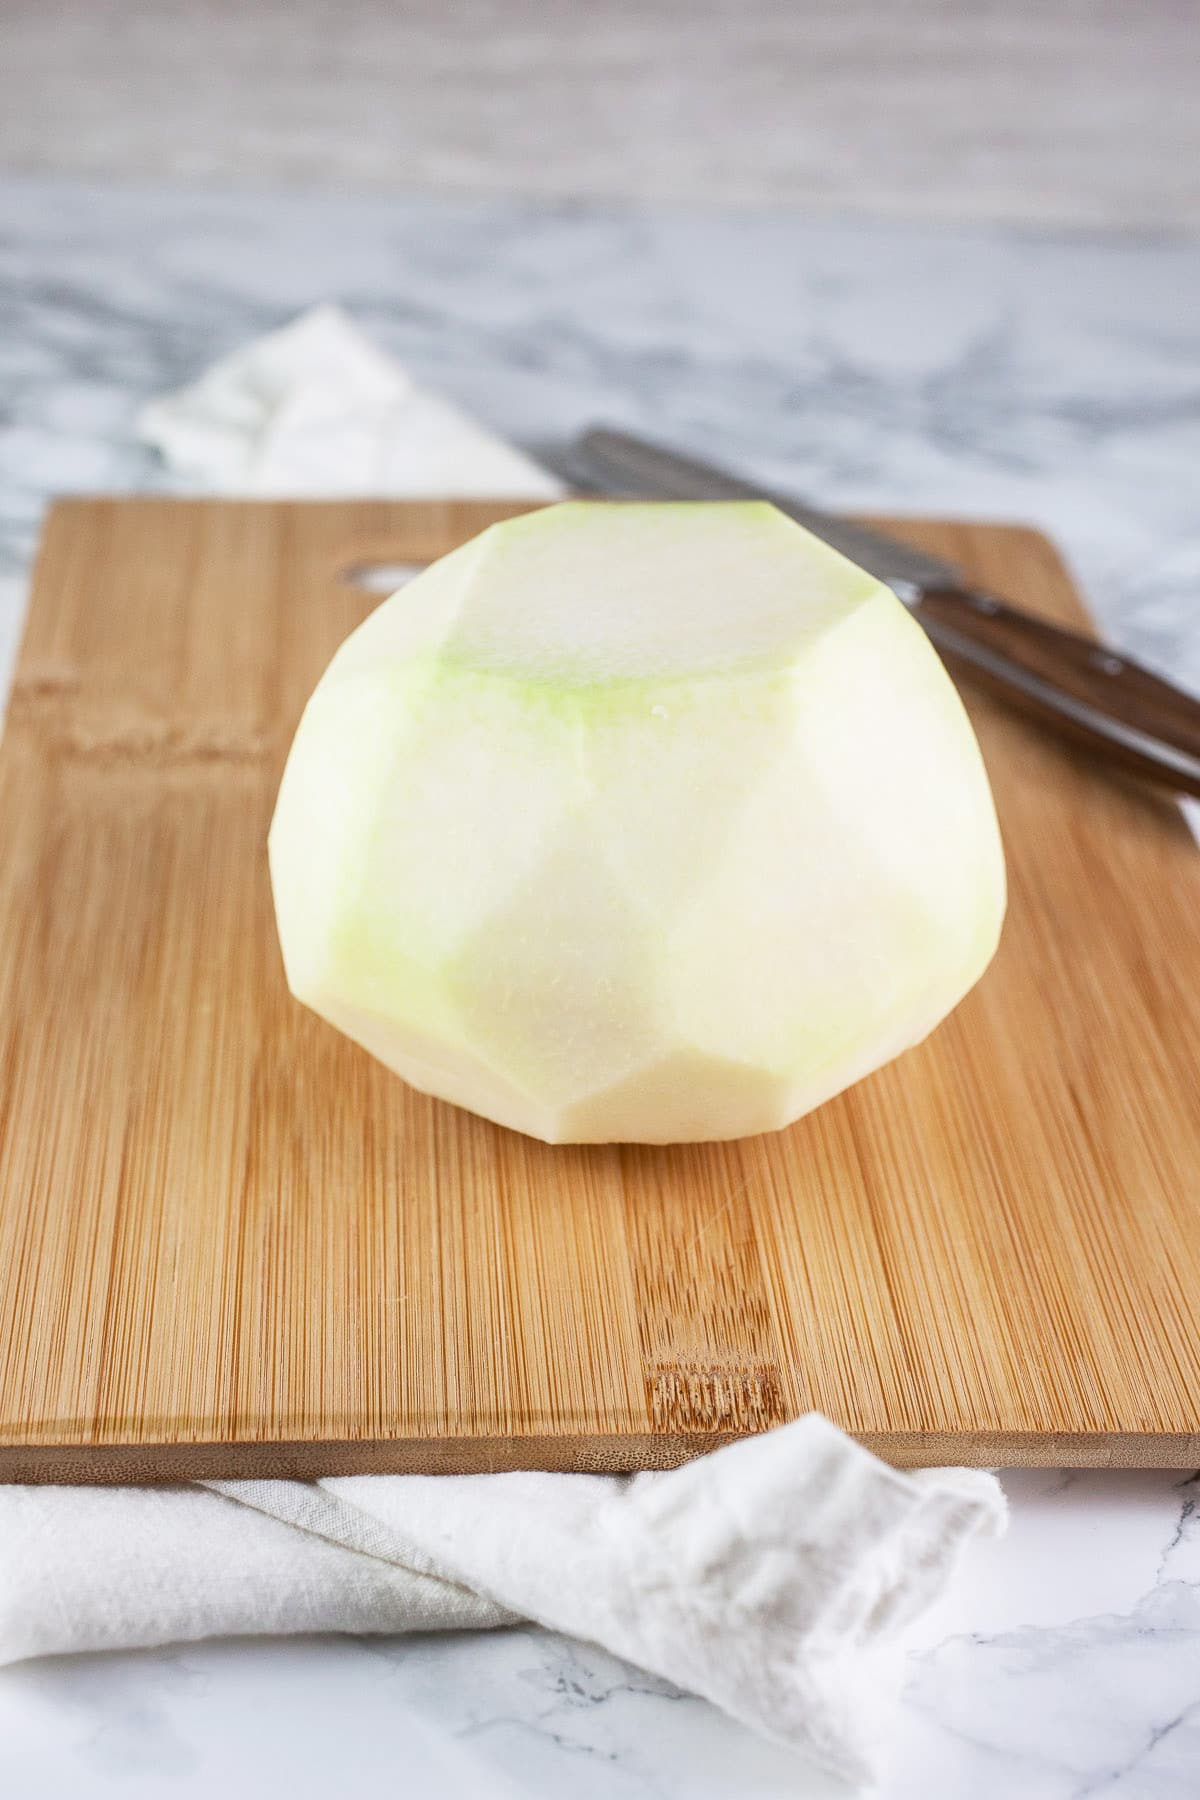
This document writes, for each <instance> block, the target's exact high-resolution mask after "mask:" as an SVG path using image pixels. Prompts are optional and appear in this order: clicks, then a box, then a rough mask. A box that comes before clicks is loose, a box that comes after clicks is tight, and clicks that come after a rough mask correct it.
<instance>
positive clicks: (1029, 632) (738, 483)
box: [560, 426, 1200, 796]
mask: <svg viewBox="0 0 1200 1800" xmlns="http://www.w3.org/2000/svg"><path fill="white" fill-rule="evenodd" d="M560 466H561V467H562V468H563V471H564V472H565V473H566V474H567V475H568V477H569V478H572V479H574V480H575V481H576V483H577V484H578V485H583V486H588V487H592V488H593V489H594V488H597V487H599V488H600V489H602V490H604V491H606V492H609V493H613V492H615V493H620V494H625V495H633V496H636V497H641V498H653V499H658V500H747V499H754V500H764V499H765V500H769V501H770V502H771V503H772V504H773V505H775V506H777V507H778V508H779V509H780V511H781V512H784V513H786V514H787V515H788V517H789V518H793V519H795V520H796V521H797V523H798V524H800V525H803V526H804V527H805V528H806V529H807V530H809V531H811V532H813V533H814V535H815V536H817V537H819V538H821V539H823V540H824V542H825V543H827V544H829V545H830V546H831V548H832V549H834V550H838V551H840V552H841V554H842V555H843V556H846V557H849V559H850V560H851V562H855V563H857V564H859V566H860V567H861V568H864V569H867V570H868V571H869V572H870V573H871V574H872V575H875V576H876V577H877V578H878V579H879V580H880V581H883V582H886V583H887V585H888V586H889V587H890V588H892V589H893V590H894V591H895V593H896V594H897V595H898V596H899V597H900V599H901V600H903V601H904V603H905V604H906V605H907V606H908V607H909V608H910V610H911V611H912V612H913V614H914V616H915V617H916V618H917V619H918V620H919V622H920V623H921V624H922V625H923V626H924V628H925V630H926V632H927V633H928V635H929V637H930V638H931V639H932V641H933V642H934V644H935V645H936V646H937V647H938V649H939V650H940V651H942V653H943V654H944V655H945V656H947V657H948V658H949V659H950V660H951V661H952V662H953V663H955V664H956V665H961V666H962V667H964V668H965V669H966V670H968V671H969V672H970V674H971V675H972V676H973V678H974V679H975V680H976V681H977V682H979V683H980V684H981V685H983V686H984V687H986V688H988V689H989V690H990V691H991V692H993V693H996V694H999V695H1000V696H1001V697H1003V698H1004V699H1006V700H1007V701H1009V702H1010V703H1011V704H1013V705H1015V706H1017V707H1018V708H1019V709H1020V710H1021V711H1023V712H1024V713H1026V714H1027V715H1029V716H1030V717H1032V718H1035V719H1037V720H1038V721H1039V722H1040V723H1041V724H1043V725H1046V726H1049V727H1050V728H1051V729H1053V730H1054V731H1056V732H1057V733H1058V734H1059V735H1060V736H1062V737H1065V738H1067V739H1068V740H1069V741H1071V742H1072V743H1074V744H1075V745H1077V746H1082V747H1084V748H1086V749H1088V750H1090V751H1091V752H1092V753H1093V754H1094V755H1098V756H1101V757H1103V758H1105V759H1106V760H1107V761H1109V762H1111V763H1114V764H1116V765H1118V766H1119V767H1121V768H1123V769H1125V770H1126V771H1127V772H1132V773H1134V774H1137V775H1140V776H1141V777H1143V778H1144V779H1146V780H1149V781H1153V782H1156V783H1158V784H1160V785H1162V786H1166V787H1169V788H1171V789H1173V790H1175V791H1177V792H1180V793H1186V794H1192V795H1195V796H1200V701H1197V700H1196V699H1194V698H1193V697H1192V696H1191V695H1190V694H1187V693H1185V692H1184V690H1183V689H1182V688H1178V687H1176V686H1174V685H1173V684H1172V683H1171V682H1169V681H1164V680H1163V679H1162V677H1161V676H1158V675H1155V674H1154V673H1153V672H1152V671H1151V670H1149V669H1146V668H1143V667H1142V666H1141V664H1139V663H1137V662H1135V661H1134V660H1133V659H1132V657H1128V656H1125V655H1123V654H1121V653H1119V652H1118V651H1115V650H1112V649H1110V648H1109V647H1108V646H1107V645H1105V644H1102V643H1099V642H1098V641H1097V640H1095V639H1093V638H1087V637H1083V636H1081V635H1080V634H1079V633H1077V632H1072V631H1067V630H1064V629H1063V628H1062V627H1061V626H1058V625H1051V624H1050V623H1049V622H1048V621H1047V620H1044V619H1040V618H1037V617H1036V616H1035V615H1034V614H1032V613H1026V612H1023V611H1022V610H1021V609H1020V608H1019V607H1016V606H1013V605H1012V604H1011V603H1010V602H1009V601H1007V600H1003V599H1001V598H999V597H998V596H997V595H995V594H990V593H987V592H985V591H983V590H981V589H979V588H977V587H975V586H974V585H973V584H972V583H970V582H969V581H968V580H967V579H966V578H965V577H964V575H963V572H962V571H961V569H959V568H958V567H957V565H956V564H954V563H953V562H951V561H950V560H949V559H948V558H945V557H941V556H937V555H935V554H933V553H932V552H928V551H924V550H920V549H917V548H915V547H914V546H912V545H910V544H907V543H905V542H904V540H903V539H901V538H895V537H893V536H892V535H891V534H890V533H889V532H885V531H879V530H877V529H875V527H873V526H869V525H863V524H860V523H859V522H858V521H857V520H854V519H845V518H843V517H841V515H839V514H836V513H827V512H824V511H823V510H821V509H820V508H818V507H814V506H810V505H809V504H808V503H807V502H806V501H802V500H798V499H797V498H795V496H793V495H790V494H779V493H776V492H772V491H770V490H768V489H766V488H764V487H763V486H760V485H759V484H757V483H755V482H752V481H749V480H746V479H745V478H744V477H742V476H739V475H736V474H733V473H732V472H731V471H729V470H726V469H722V468H717V467H715V466H714V465H711V464H709V463H706V462H701V461H700V460H699V459H697V458H695V457H691V456H685V455H683V454H681V453H679V452H678V451H675V450H670V449H667V448H666V447H665V446H663V445H660V444H655V443H650V442H649V441H648V440H646V439H644V438H640V437H635V436H633V435H632V434H631V433H628V432H621V431H613V430H610V429H608V428H606V427H601V426H597V427H594V428H593V429H591V430H589V431H585V432H584V433H582V435H581V436H580V437H579V438H577V439H576V440H575V442H574V443H573V445H572V446H571V448H570V451H569V453H568V456H567V457H566V458H565V459H561V461H560Z"/></svg>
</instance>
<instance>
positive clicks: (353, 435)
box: [138, 306, 562, 500]
mask: <svg viewBox="0 0 1200 1800" xmlns="http://www.w3.org/2000/svg"><path fill="white" fill-rule="evenodd" d="M138 433H139V436H141V437H142V438H143V439H144V441H145V442H146V443H148V444H152V445H153V446H154V447H155V448H156V449H157V450H159V451H161V452H162V455H163V456H164V457H165V458H166V460H167V462H168V463H170V465H171V466H172V468H174V469H176V470H177V471H178V472H179V473H180V474H182V475H184V476H187V477H189V478H191V479H192V480H193V481H195V482H196V483H197V484H199V485H200V486H202V487H204V488H206V489H208V491H210V492H212V493H219V494H255V495H258V496H259V497H260V498H265V497H270V498H279V499H286V498H288V497H289V496H291V497H301V496H305V495H308V496H315V495H324V496H326V497H329V496H334V495H350V494H361V495H378V494H403V495H407V496H409V497H412V498H417V497H425V496H428V495H441V494H462V493H474V494H483V495H486V496H487V498H488V499H493V500H500V499H506V498H513V497H515V498H518V499H522V500H524V499H552V498H553V497H554V496H555V495H556V494H560V493H561V492H562V486H561V483H559V482H558V481H556V480H555V478H554V477H553V476H552V475H549V474H547V472H546V471H545V469H541V468H539V467H538V465H537V464H536V463H534V462H531V461H530V460H529V458H528V457H527V456H523V455H522V454H521V452H520V451H519V450H515V449H513V447H512V445H511V444H506V443H504V442H502V441H501V439H499V438H496V437H493V436H492V434H491V433H490V432H488V431H484V430H483V428H482V427H481V426H479V425H477V424H476V423H475V421H474V420H473V419H469V418H467V416H466V414H465V413H461V412H459V410H458V408H457V407H456V406H452V405H451V403H450V402H449V401H448V400H443V399H442V398H441V397H440V396H439V395H437V394H429V393H426V392H425V390H424V389H423V388H419V387H418V386H417V385H416V383H415V382H414V381H413V380H412V377H411V376H410V375H409V374H408V372H407V370H405V369H402V368H401V366H400V364H399V363H398V362H396V361H395V359H394V358H393V357H390V356H387V355H386V354H385V353H384V352H383V351H382V350H380V349H379V348H378V347H377V346H376V345H375V344H373V343H372V342H371V340H370V339H369V338H367V337H364V336H363V334H362V332H361V331H359V330H358V328H357V326H355V325H354V324H352V322H351V321H350V320H349V319H348V318H347V317H346V315H345V313H343V312H342V311H341V310H340V309H339V308H338V307H336V306H318V307H315V308H314V309H313V310H312V311H311V312H307V313H303V314H301V316H300V318H298V319H295V320H293V321H292V323H291V324H290V325H285V326H284V327H283V329H282V330H281V331H273V332H271V333H270V335H269V336H268V337H263V338H259V339H258V340H257V342H256V343H253V344H247V345H245V346H244V347H243V348H242V349H240V350H235V351H234V352H233V354H232V355H231V356H227V357H225V358H224V359H223V360H222V361H221V362H218V363H215V364H214V365H213V367H212V368H211V369H209V370H208V371H207V373H206V374H204V375H202V376H201V377H200V379H199V381H197V382H195V383H194V384H193V385H192V386H191V387H186V388H182V389H181V390H180V391H179V393H177V394H164V395H163V396H162V397H161V398H160V399H157V400H152V401H150V403H149V405H147V406H145V407H143V408H142V412H141V415H140V417H139V419H138Z"/></svg>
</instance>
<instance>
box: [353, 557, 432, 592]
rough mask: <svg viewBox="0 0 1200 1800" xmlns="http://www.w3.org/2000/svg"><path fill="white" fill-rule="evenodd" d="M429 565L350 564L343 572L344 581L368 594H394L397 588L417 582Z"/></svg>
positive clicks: (396, 563)
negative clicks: (417, 578)
mask: <svg viewBox="0 0 1200 1800" xmlns="http://www.w3.org/2000/svg"><path fill="white" fill-rule="evenodd" d="M427 567H428V564H427V563H406V562H378V563H376V562H367V563H350V564H349V565H348V566H347V567H346V568H344V569H343V570H342V580H343V581H348V582H349V583H350V585H351V587H356V588H362V590H363V592H364V593H367V594H385V595H386V594H394V593H395V592H396V589H397V588H402V587H407V586H408V584H409V582H410V581H415V579H416V577H417V576H418V575H420V574H421V572H422V570H424V569H426V568H427Z"/></svg>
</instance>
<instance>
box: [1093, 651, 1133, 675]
mask: <svg viewBox="0 0 1200 1800" xmlns="http://www.w3.org/2000/svg"><path fill="white" fill-rule="evenodd" d="M1093 660H1094V661H1095V664H1096V667H1097V668H1098V669H1099V670H1100V672H1101V674H1102V675H1119V674H1120V673H1121V671H1122V670H1123V669H1124V667H1125V664H1124V663H1123V662H1122V661H1121V658H1120V657H1119V656H1114V655H1113V653H1112V651H1111V650H1101V651H1099V652H1098V653H1097V655H1096V656H1095V658H1094V659H1093Z"/></svg>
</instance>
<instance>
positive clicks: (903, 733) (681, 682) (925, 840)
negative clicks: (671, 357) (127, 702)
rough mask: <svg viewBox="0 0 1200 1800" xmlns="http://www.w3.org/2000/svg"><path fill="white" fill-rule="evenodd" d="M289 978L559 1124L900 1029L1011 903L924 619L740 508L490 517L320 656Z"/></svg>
mask: <svg viewBox="0 0 1200 1800" xmlns="http://www.w3.org/2000/svg"><path fill="white" fill-rule="evenodd" d="M270 849H271V868H272V877H273V881H274V888H275V897H276V908H277V914H278V920H279V930H280V939H281V942H282V945H283V951H284V959H285V963H286V967H287V972H288V979H289V982H290V984H291V986H292V989H293V991H294V992H295V993H296V994H297V996H298V997H299V998H300V999H302V1000H304V1001H305V1002H306V1003H307V1004H308V1005H310V1006H312V1007H313V1008H314V1009H315V1010H316V1011H317V1012H319V1013H322V1014H324V1015H325V1016H326V1017H327V1018H329V1019H330V1020H331V1021H332V1022H334V1023H335V1024H337V1025H339V1026H340V1027H341V1028H342V1029H343V1030H345V1031H347V1032H348V1033H349V1035H351V1036H352V1037H355V1038H357V1039H358V1041H360V1042H362V1043H363V1044H364V1045H365V1046H366V1047H367V1048H368V1049H370V1050H371V1051H372V1052H373V1053H374V1054H375V1055H377V1056H379V1057H380V1058H381V1059H382V1060H383V1061H385V1062H386V1063H388V1064H389V1066H391V1067H392V1068H394V1069H396V1070H397V1071H398V1072H399V1073H400V1074H401V1075H404V1076H405V1077H406V1078H407V1079H409V1080H410V1081H411V1082H412V1083H413V1084H414V1085H415V1086H418V1087H421V1088H423V1089H424V1090H425V1091H428V1092H431V1093H434V1094H437V1095H439V1096H440V1097H441V1098H443V1099H447V1100H452V1101H455V1102H457V1103H458V1104H460V1105H464V1106H468V1107H471V1108H472V1109H473V1110H476V1111H479V1112H482V1113H484V1114H485V1115H486V1116H488V1117H490V1118H494V1119H496V1120H498V1121H499V1122H500V1123H502V1124H507V1125H511V1126H514V1127H515V1128H517V1129H519V1130H523V1131H528V1132H531V1133H533V1134H534V1135H537V1136H540V1137H544V1138H548V1139H550V1140H551V1141H565V1140H570V1141H607V1140H620V1139H632V1140H639V1141H650V1142H670V1141H677V1140H679V1139H697V1138H722V1137H736V1136H742V1135H745V1134H747V1133H752V1132H756V1131H762V1130H767V1129H773V1128H775V1127H778V1126H780V1125H783V1124H786V1123H787V1122H788V1121H789V1120H791V1119H794V1118H796V1117H798V1116H799V1115H800V1114H801V1113H803V1112H806V1111H808V1110H810V1108H811V1107H813V1106H815V1105H818V1104H820V1103H821V1102H822V1101H823V1100H825V1099H827V1098H829V1097H830V1095H831V1094H833V1093H836V1092H837V1091H839V1089H840V1088H842V1087H844V1086H845V1085H847V1083H848V1082H849V1081H851V1080H855V1079H857V1078H858V1077H860V1076H861V1075H864V1074H866V1073H868V1072H869V1071H870V1070H871V1069H872V1068H875V1067H877V1066H878V1065H879V1064H880V1063H881V1062H882V1061H885V1060H887V1059H888V1058H890V1057H891V1056H894V1055H895V1054H897V1053H898V1052H899V1051H901V1050H903V1049H905V1048H906V1047H908V1046H909V1045H910V1044H912V1043H915V1042H916V1041H917V1040H918V1039H920V1038H921V1037H923V1036H925V1034H926V1033H927V1032H928V1031H930V1030H931V1029H932V1028H933V1026H934V1025H936V1024H937V1023H938V1021H939V1020H940V1019H941V1018H942V1017H943V1016H944V1015H945V1013H946V1012H948V1011H949V1010H950V1008H951V1007H952V1006H953V1005H954V1004H955V1003H956V1002H957V1001H958V999H960V998H961V996H962V995H963V993H965V992H966V990H967V989H968V988H969V987H970V986H971V985H972V984H973V982H974V981H975V980H976V979H977V977H978V976H979V974H980V973H981V972H982V970H983V968H984V967H985V966H986V964H987V962H988V960H989V959H990V957H991V954H992V951H993V949H994V947H995V944H996V940H997V936H998V933H999V929H1000V923H1001V919H1002V915H1003V909H1004V869H1003V859H1002V854H1001V850H1000V843H999V835H998V832H997V828H996V821H995V815H994V811H993V808H992V803H991V797H990V793H989V790H988V786H987V780H986V776H985V774H984V770H983V765H982V761H981V759H980V756H979V752H978V748H977V746H976V743H975V740H974V736H973V734H972V731H971V728H970V725H969V723H968V721H967V719H966V716H965V714H964V712H963V709H962V706H961V703H960V702H959V699H958V696H957V695H956V693H955V692H954V689H953V687H952V686H951V684H950V682H949V680H948V678H947V676H946V674H945V672H944V670H943V669H942V667H941V665H940V663H939V662H938V660H937V658H936V656H935V655H934V653H933V651H932V650H931V648H930V646H929V644H928V642H927V641H926V639H925V637H924V634H923V633H922V632H921V631H920V629H919V628H918V627H917V626H916V625H915V624H914V623H913V621H912V620H911V619H909V617H908V616H907V614H906V613H905V611H904V609H903V608H902V607H901V605H900V603H899V602H898V601H897V600H896V599H895V598H894V596H893V595H892V594H891V593H890V592H889V591H888V590H887V589H886V588H883V587H882V586H880V585H879V584H878V583H877V582H875V581H874V580H873V578H872V577H870V576H868V575H866V574H864V573H863V571H861V570H859V569H856V568H854V567H853V565H851V564H849V563H847V562H845V561H844V560H843V559H842V558H840V557H838V556H836V555H835V554H834V553H833V552H832V551H829V550H828V549H827V548H826V547H825V546H824V545H822V544H819V543H818V542H817V540H816V539H814V538H812V537H810V536H809V535H808V534H807V533H805V532H803V531H802V530H801V529H800V528H799V527H798V526H796V525H794V524H792V523H791V521H789V520H786V519H784V518H783V516H782V515H781V514H779V513H777V512H775V511H774V510H773V509H771V508H769V507H764V506H761V505H758V504H750V505H726V506H694V507H674V506H672V507H632V506H629V507H626V506H588V505H582V504H574V505H569V506H564V507H556V508H552V509H549V510H547V511H545V512H541V513H538V514H534V515H530V516H528V517H525V518H522V519H519V520H516V521H513V522H512V523H511V524H509V525H505V526H500V527H494V528H493V529H492V531H491V532H489V533H485V534H484V536H483V538H481V539H477V540H476V541H475V542H474V543H473V544H471V545H467V546H465V547H464V549H463V550H461V551H458V552H456V553H455V554H454V555H453V556H451V557H448V558H446V559H444V560H443V561H442V562H441V563H440V564H436V565H434V567H433V568H431V569H430V570H429V571H428V572H427V573H426V574H425V575H423V576H422V577H420V578H419V579H418V580H417V581H415V582H413V583H411V584H410V585H409V586H408V587H406V588H404V589H402V590H401V592H400V593H399V594H398V595H396V596H394V597H393V599H392V600H390V601H388V602H386V603H385V604H384V605H383V606H382V607H380V608H379V610H378V611H377V612H376V613H375V614H374V615H372V617H371V618H370V619H369V620H368V621H367V623H366V624H365V625H364V626H363V627H361V629H360V630H359V631H358V632H356V633H355V634H354V635H353V637H351V638H350V639H349V640H348V641H347V643H346V644H345V645H344V646H343V647H342V649H341V650H340V651H339V652H338V654H337V656H336V657H335V658H334V661H333V663H332V664H331V665H330V668H329V670H328V671H327V673H326V675H325V677H324V678H323V680H322V682H321V683H320V684H319V686H318V688H317V690H316V692H315V694H314V695H313V698H312V700H311V702H310V703H309V707H308V709H307V710H306V713H305V716H304V719H303V721H302V723H301V726H300V729H299V731H298V733H297V736H296V741H295V744H294V746H293V749H292V753H291V757H290V759H289V762H288V766H287V769H286V771H285V775H284V780H283V785H282V787H281V790H280V797H279V803H278V807H277V810H276V816H275V821H274V824H273V826H272V831H271V845H270Z"/></svg>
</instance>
